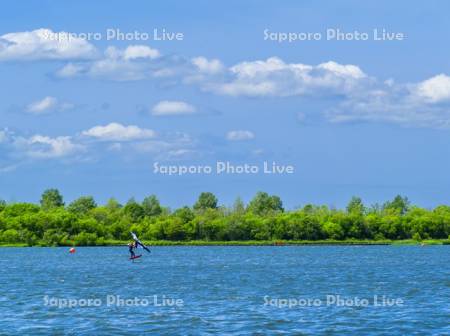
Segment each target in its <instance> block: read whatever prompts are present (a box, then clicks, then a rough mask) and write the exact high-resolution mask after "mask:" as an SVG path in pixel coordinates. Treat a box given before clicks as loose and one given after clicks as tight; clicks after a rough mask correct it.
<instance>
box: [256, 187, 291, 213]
mask: <svg viewBox="0 0 450 336" xmlns="http://www.w3.org/2000/svg"><path fill="white" fill-rule="evenodd" d="M248 210H249V211H250V212H253V213H254V214H256V215H259V216H264V215H267V214H269V213H276V212H283V211H284V209H283V203H282V202H281V199H280V198H279V197H278V196H275V195H273V196H269V194H268V193H266V192H261V191H260V192H258V193H257V194H256V195H255V197H254V198H253V199H252V200H251V201H250V203H249V205H248Z"/></svg>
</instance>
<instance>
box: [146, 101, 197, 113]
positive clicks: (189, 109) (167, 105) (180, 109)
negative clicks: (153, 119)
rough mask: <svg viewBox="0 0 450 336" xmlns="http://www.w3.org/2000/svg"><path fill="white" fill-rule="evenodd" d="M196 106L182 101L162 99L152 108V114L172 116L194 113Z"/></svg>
mask: <svg viewBox="0 0 450 336" xmlns="http://www.w3.org/2000/svg"><path fill="white" fill-rule="evenodd" d="M195 112H196V108H195V107H194V106H192V105H190V104H188V103H185V102H183V101H169V100H163V101H160V102H159V103H157V104H156V105H155V106H153V108H152V115H154V116H173V115H186V114H194V113H195Z"/></svg>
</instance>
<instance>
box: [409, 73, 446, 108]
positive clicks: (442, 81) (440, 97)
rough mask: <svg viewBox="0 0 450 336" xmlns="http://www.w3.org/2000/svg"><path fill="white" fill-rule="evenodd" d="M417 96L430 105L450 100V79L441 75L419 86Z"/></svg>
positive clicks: (416, 91)
mask: <svg viewBox="0 0 450 336" xmlns="http://www.w3.org/2000/svg"><path fill="white" fill-rule="evenodd" d="M415 94H416V95H417V96H418V97H420V98H423V99H424V100H426V101H427V102H430V103H439V102H445V101H449V100H450V77H449V76H447V75H444V74H440V75H437V76H434V77H432V78H429V79H427V80H425V81H423V82H420V83H419V84H417V86H416V89H415Z"/></svg>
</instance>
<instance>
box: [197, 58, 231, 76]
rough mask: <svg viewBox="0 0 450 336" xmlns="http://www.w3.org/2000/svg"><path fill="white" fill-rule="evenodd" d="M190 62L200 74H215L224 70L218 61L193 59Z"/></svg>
mask: <svg viewBox="0 0 450 336" xmlns="http://www.w3.org/2000/svg"><path fill="white" fill-rule="evenodd" d="M191 62H192V64H194V65H195V67H196V68H197V69H198V70H199V71H200V72H201V73H207V74H217V73H221V72H223V71H224V70H225V67H224V65H223V64H222V62H221V61H220V60H218V59H212V60H209V59H207V58H206V57H194V58H193V59H192V60H191Z"/></svg>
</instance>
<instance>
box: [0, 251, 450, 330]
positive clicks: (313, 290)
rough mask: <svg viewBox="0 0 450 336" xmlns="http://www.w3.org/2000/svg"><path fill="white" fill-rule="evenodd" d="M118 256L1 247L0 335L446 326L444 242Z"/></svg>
mask: <svg viewBox="0 0 450 336" xmlns="http://www.w3.org/2000/svg"><path fill="white" fill-rule="evenodd" d="M127 252H128V251H127V248H126V247H86V248H77V252H76V253H75V254H73V255H71V254H69V253H68V248H0V286H1V287H0V288H1V289H0V290H1V292H0V335H9V334H13V335H17V334H19V335H20V334H22V335H48V334H68V335H116V334H117V335H126V334H130V333H133V332H134V333H135V335H143V334H145V333H152V334H167V335H207V334H221V333H223V334H228V335H233V334H234V335H261V334H262V335H264V334H269V335H270V334H295V335H300V334H314V335H321V334H322V335H333V334H336V335H350V334H354V335H388V334H389V335H425V334H426V335H444V334H447V335H448V334H450V327H449V322H450V266H449V265H450V246H424V247H420V246H366V247H358V246H341V247H333V246H305V247H302V246H296V247H294V246H290V247H154V248H152V253H151V254H144V255H143V257H142V258H140V259H139V260H138V261H136V262H131V261H130V260H128V254H127ZM144 253H145V252H144ZM383 295H384V299H383ZM375 296H377V297H376V300H377V301H376V302H375V299H374V297H375ZM69 300H71V301H69ZM88 300H90V301H88ZM120 300H122V301H120ZM125 300H126V301H125ZM69 303H70V305H72V307H68V306H67V305H69ZM289 305H290V307H289Z"/></svg>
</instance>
